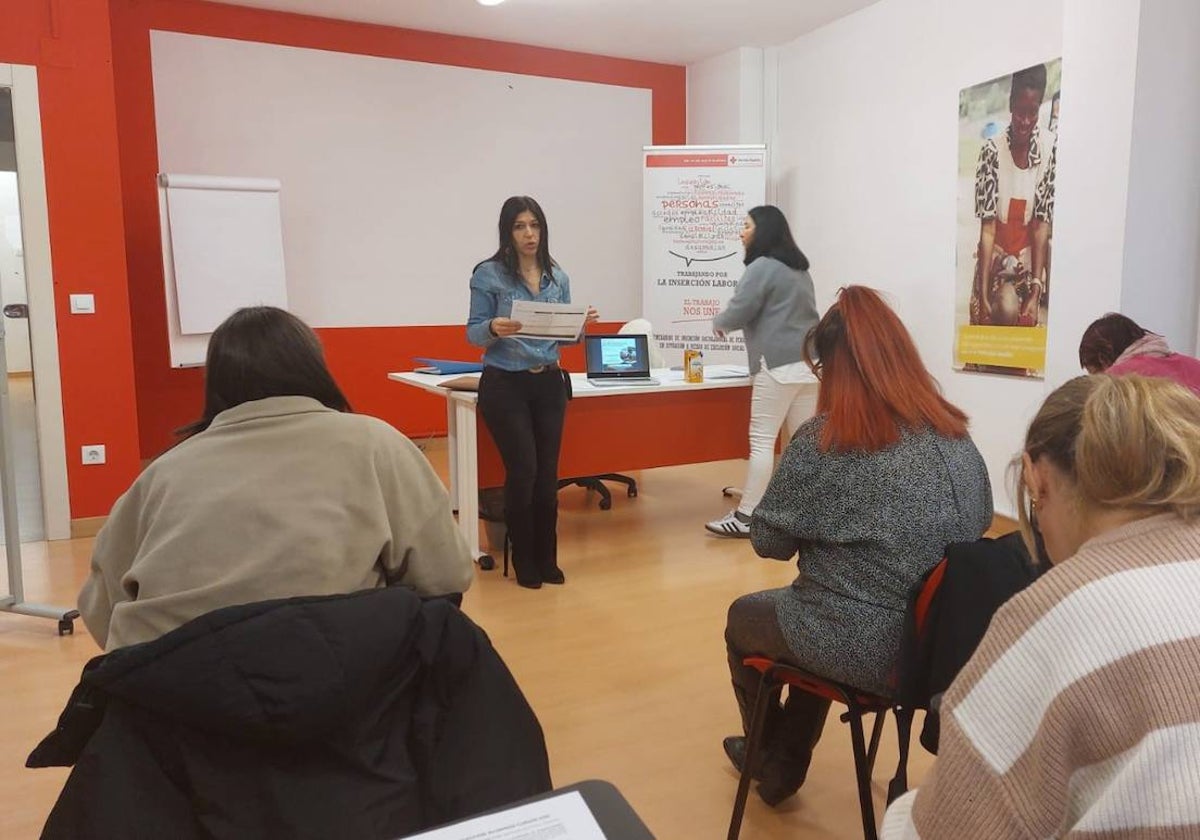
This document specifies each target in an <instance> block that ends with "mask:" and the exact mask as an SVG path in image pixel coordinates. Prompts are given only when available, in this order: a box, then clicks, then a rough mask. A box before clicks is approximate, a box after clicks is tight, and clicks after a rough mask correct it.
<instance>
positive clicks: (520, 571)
mask: <svg viewBox="0 0 1200 840" xmlns="http://www.w3.org/2000/svg"><path fill="white" fill-rule="evenodd" d="M499 229H500V231H499V232H500V246H499V248H498V249H497V250H496V253H495V254H493V255H492V256H491V257H489V258H488V259H486V260H484V261H483V262H481V263H480V264H479V265H477V266H475V272H474V273H473V274H472V275H471V311H470V315H469V316H468V317H467V340H468V341H470V342H471V343H472V344H475V345H478V346H479V347H483V348H484V353H483V363H484V368H483V376H482V377H480V380H479V411H480V413H481V414H482V415H483V421H484V423H486V424H487V427H488V431H490V432H491V433H492V437H493V438H495V440H496V447H497V448H498V449H499V450H500V457H501V459H503V461H504V472H505V478H504V521H505V524H506V526H507V527H508V535H509V538H510V539H511V540H512V562H513V568H514V569H515V570H516V573H517V583H519V584H520V585H521V586H525V587H528V588H530V589H538V588H540V587H541V585H542V584H543V583H562V582H563V581H564V580H565V578H564V576H563V573H562V570H561V569H559V568H558V450H559V446H560V444H561V443H562V429H563V416H564V415H565V413H566V409H567V389H568V387H569V381H570V380H569V379H567V374H566V373H565V372H564V371H563V370H562V369H561V368H559V366H558V342H556V341H547V340H542V339H532V338H521V337H518V336H517V335H516V333H517V331H518V330H520V329H521V324H520V323H519V322H518V321H514V320H513V319H512V318H511V317H509V316H510V315H511V314H512V305H513V301H514V300H536V301H541V302H544V303H570V302H571V285H570V280H569V279H568V278H567V273H566V272H565V271H563V270H562V269H561V268H559V266H558V264H557V263H555V262H554V260H553V259H552V258H551V257H550V235H549V230H548V229H547V227H546V214H545V213H543V212H542V208H541V207H540V206H539V205H538V203H537V202H536V201H534V200H533V199H532V198H530V197H529V196H523V195H519V196H513V197H512V198H509V199H508V200H507V201H505V202H504V205H503V206H502V207H501V208H500V225H499ZM596 318H597V315H596V312H595V310H589V311H588V321H595V320H596Z"/></svg>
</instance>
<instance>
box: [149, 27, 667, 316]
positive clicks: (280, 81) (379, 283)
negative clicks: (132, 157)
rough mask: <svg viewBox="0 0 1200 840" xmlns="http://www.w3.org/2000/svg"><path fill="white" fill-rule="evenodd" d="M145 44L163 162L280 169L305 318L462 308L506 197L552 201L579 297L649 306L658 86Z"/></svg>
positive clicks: (206, 41)
mask: <svg viewBox="0 0 1200 840" xmlns="http://www.w3.org/2000/svg"><path fill="white" fill-rule="evenodd" d="M151 46H152V57H153V70H154V101H155V132H156V137H157V142H158V153H159V158H158V159H159V169H160V170H161V171H166V172H199V173H209V174H214V175H222V174H229V173H247V174H259V173H264V174H270V175H271V176H272V177H276V178H279V179H280V180H281V181H282V182H283V184H284V185H285V188H286V189H285V190H284V191H283V192H282V193H281V202H280V203H281V209H282V213H283V229H284V231H285V233H286V236H285V239H284V253H285V256H286V263H287V293H288V305H289V309H290V311H292V312H294V313H295V314H296V315H298V316H299V317H301V318H303V319H304V320H305V321H307V322H308V323H309V324H311V325H312V326H314V327H348V328H356V327H399V326H403V327H407V326H424V325H431V324H455V325H461V324H463V323H464V322H465V321H466V317H467V304H468V296H469V291H468V280H469V278H470V276H471V270H472V268H473V267H474V266H475V264H476V263H477V262H479V261H480V260H482V259H484V258H485V257H487V256H490V255H491V254H492V253H493V252H494V251H495V250H496V247H497V228H496V221H497V217H498V215H499V211H500V205H501V203H502V202H503V201H504V199H505V198H507V197H508V196H510V195H531V196H533V197H534V198H536V199H537V200H538V201H539V202H540V203H541V205H542V207H543V208H544V209H545V211H546V214H547V217H548V220H549V228H550V234H551V235H550V252H551V254H553V255H554V258H555V259H556V260H558V261H559V262H560V263H561V265H562V267H563V268H564V269H565V270H566V272H567V273H568V274H569V275H570V278H571V294H572V298H573V299H574V300H575V301H576V302H577V303H590V304H593V305H595V306H596V308H597V309H598V310H599V311H600V315H601V317H602V318H603V319H604V320H606V321H627V320H629V319H631V318H635V317H637V316H638V315H640V314H641V283H642V258H641V249H642V232H641V214H640V208H641V201H642V171H641V164H642V153H641V150H642V147H643V146H644V145H646V144H647V143H649V142H651V139H652V132H651V126H652V119H651V117H652V108H651V105H652V97H651V92H650V91H649V90H648V89H644V88H632V87H624V86H621V85H616V84H599V83H594V82H581V81H573V80H566V79H554V78H545V77H538V76H525V75H520V74H517V73H509V72H500V71H491V70H479V69H474V68H468V67H453V66H446V65H435V64H427V63H421V62H416V61H407V60H401V59H391V58H382V57H378V56H367V55H351V54H347V53H338V52H332V51H328V50H316V49H307V48H301V47H287V46H280V45H276V44H264V43H255V42H249V41H239V40H230V39H222V38H214V37H210V36H199V35H189V34H186V33H179V32H161V31H153V32H151Z"/></svg>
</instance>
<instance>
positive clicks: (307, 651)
mask: <svg viewBox="0 0 1200 840" xmlns="http://www.w3.org/2000/svg"><path fill="white" fill-rule="evenodd" d="M27 764H28V766H30V767H45V766H66V765H71V764H74V769H73V770H72V772H71V775H70V777H69V778H68V779H67V783H66V786H65V787H64V788H63V791H62V793H61V794H60V796H59V799H58V802H57V804H56V805H55V806H54V809H53V811H52V812H51V814H50V817H49V820H48V821H47V823H46V826H45V829H44V833H43V837H46V838H71V840H89V838H118V837H119V838H165V837H170V838H173V839H174V840H181V838H201V837H203V838H231V840H232V838H238V840H241V838H248V837H254V838H285V837H286V838H332V837H338V838H364V840H365V838H389V840H390V838H396V837H402V836H404V835H407V834H411V833H414V832H417V831H420V830H422V829H425V828H428V827H431V826H434V825H438V824H440V823H443V822H447V821H450V820H454V819H458V818H461V817H464V816H468V815H471V814H475V813H478V812H480V811H483V810H487V809H489V808H494V807H497V806H500V805H503V804H506V803H508V802H512V801H514V800H517V799H521V798H523V797H526V796H530V795H533V794H537V793H542V792H544V791H547V790H549V789H550V788H551V784H550V771H549V765H548V761H547V757H546V745H545V740H544V739H543V736H542V730H541V727H540V725H539V724H538V721H537V718H536V717H535V716H534V713H533V710H532V709H531V708H530V707H529V704H528V703H527V702H526V701H525V698H524V696H523V695H522V694H521V691H520V689H519V688H518V687H517V684H516V682H515V681H514V680H513V677H512V675H511V674H510V673H509V671H508V668H507V667H506V666H505V665H504V662H503V661H502V660H501V659H500V656H499V654H497V653H496V651H495V649H494V648H493V647H492V645H491V643H490V642H489V641H488V638H487V636H486V635H485V634H484V633H483V631H482V630H480V629H479V628H478V627H477V626H475V624H473V623H472V622H471V621H470V619H468V618H467V617H466V616H464V615H463V614H462V613H461V612H459V611H458V609H456V608H455V607H454V606H453V605H451V604H450V603H448V602H446V601H441V600H432V601H424V602H423V601H421V600H420V599H419V598H418V597H417V596H416V595H414V594H413V593H412V592H410V591H408V590H405V589H400V588H391V589H379V590H371V591H367V592H359V593H356V594H353V595H338V596H332V597H318V598H292V599H287V600H280V601H267V602H262V603H258V604H249V605H244V606H237V607H229V608H225V609H221V610H217V611H215V612H212V613H209V614H207V615H205V616H201V617H200V618H197V619H195V620H194V621H191V622H189V623H187V624H185V625H184V626H182V627H180V628H179V629H177V630H174V631H172V632H171V633H168V634H167V635H165V636H163V637H162V638H160V639H157V640H155V641H153V642H147V643H146V644H141V645H134V646H131V647H128V648H122V649H120V650H116V651H113V652H112V653H109V654H107V655H105V656H100V657H97V658H96V659H93V660H92V661H91V662H89V663H88V664H87V666H86V667H85V668H84V671H83V676H82V678H81V682H80V684H79V685H78V686H77V687H76V689H75V691H74V693H73V694H72V696H71V700H70V702H69V703H68V705H67V708H66V710H65V711H64V712H63V714H62V717H61V718H60V720H59V725H58V728H57V729H56V730H55V731H54V732H53V733H51V734H50V735H49V736H47V737H46V739H45V740H43V742H42V743H41V744H40V745H39V746H38V747H37V749H36V750H34V752H33V754H32V755H30V757H29V760H28V762H27Z"/></svg>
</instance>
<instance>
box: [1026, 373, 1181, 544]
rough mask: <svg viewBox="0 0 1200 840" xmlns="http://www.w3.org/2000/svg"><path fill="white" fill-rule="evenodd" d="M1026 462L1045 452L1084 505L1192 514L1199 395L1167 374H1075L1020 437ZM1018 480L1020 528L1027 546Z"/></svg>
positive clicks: (1028, 520)
mask: <svg viewBox="0 0 1200 840" xmlns="http://www.w3.org/2000/svg"><path fill="white" fill-rule="evenodd" d="M1025 453H1026V454H1027V455H1029V458H1030V460H1032V461H1036V460H1038V459H1039V458H1043V457H1045V458H1049V459H1050V461H1051V463H1053V464H1054V465H1055V466H1056V467H1057V468H1058V469H1059V470H1061V471H1062V472H1063V473H1064V474H1065V475H1066V476H1067V477H1068V478H1069V479H1070V481H1071V484H1072V485H1073V486H1074V489H1075V492H1076V493H1077V494H1078V497H1079V501H1080V502H1081V503H1082V504H1083V505H1084V506H1087V507H1100V508H1121V509H1141V510H1145V511H1146V513H1147V515H1149V514H1153V513H1160V512H1161V513H1166V512H1168V511H1170V512H1174V513H1176V514H1178V515H1179V516H1181V517H1183V518H1185V519H1187V518H1190V517H1192V516H1194V515H1195V514H1196V513H1197V512H1200V399H1198V398H1197V397H1196V395H1195V394H1193V393H1192V392H1191V391H1189V390H1188V389H1187V388H1184V387H1183V386H1181V385H1178V384H1176V383H1175V382H1172V381H1171V380H1169V379H1159V378H1154V379H1151V378H1147V377H1144V376H1120V377H1115V376H1108V375H1106V374H1097V375H1095V376H1080V377H1078V378H1076V379H1072V380H1071V381H1069V382H1067V383H1065V384H1064V385H1062V386H1060V387H1059V388H1057V389H1056V390H1055V391H1054V392H1053V393H1052V394H1050V396H1049V397H1047V398H1046V401H1045V402H1044V403H1043V404H1042V407H1041V409H1039V410H1038V413H1037V416H1036V417H1034V418H1033V422H1032V423H1030V424H1029V431H1028V433H1027V434H1026V435H1025ZM1027 497H1028V493H1027V491H1026V489H1025V483H1024V482H1023V481H1018V483H1017V510H1018V515H1019V517H1020V522H1021V532H1022V534H1023V535H1024V536H1025V542H1026V544H1027V545H1028V546H1029V547H1030V551H1031V552H1032V551H1033V529H1032V525H1031V516H1030V513H1029V504H1028V499H1027Z"/></svg>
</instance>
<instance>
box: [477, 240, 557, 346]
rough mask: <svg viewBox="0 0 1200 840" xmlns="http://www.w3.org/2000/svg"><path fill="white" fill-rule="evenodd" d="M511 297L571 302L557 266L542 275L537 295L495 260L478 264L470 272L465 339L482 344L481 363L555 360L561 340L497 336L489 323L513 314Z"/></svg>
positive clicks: (514, 298) (515, 298) (546, 301)
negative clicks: (472, 271) (469, 303)
mask: <svg viewBox="0 0 1200 840" xmlns="http://www.w3.org/2000/svg"><path fill="white" fill-rule="evenodd" d="M514 300H536V301H540V302H542V303H570V302H571V281H570V279H569V278H568V277H567V273H566V272H565V271H563V270H562V269H561V268H559V267H558V266H554V267H553V268H551V269H550V271H549V272H545V273H543V274H542V282H541V286H540V287H539V288H538V293H537V294H536V295H534V294H531V293H530V291H529V287H528V286H526V285H525V284H524V283H522V282H521V281H520V280H518V279H517V278H515V277H513V276H512V274H510V273H509V271H508V269H507V268H506V267H505V266H504V265H503V264H502V263H499V262H496V261H495V260H488V261H487V262H484V263H481V264H480V266H479V267H478V268H476V269H475V273H474V274H472V275H471V311H470V314H469V315H468V316H467V341H469V342H471V343H472V344H474V345H476V346H477V347H483V348H484V351H483V363H484V364H485V365H491V366H492V367H498V368H501V369H502V370H527V369H529V368H533V367H537V366H539V365H548V364H553V363H554V362H557V361H558V345H559V344H560V343H561V342H558V341H548V340H546V339H538V338H517V337H516V336H510V337H508V338H496V337H495V336H493V335H492V333H491V330H490V329H489V328H488V325H489V324H490V323H491V320H492V319H493V318H508V317H511V315H512V305H513V301H514Z"/></svg>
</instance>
